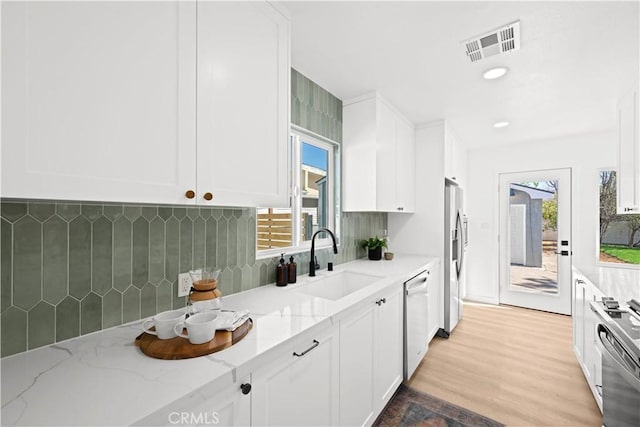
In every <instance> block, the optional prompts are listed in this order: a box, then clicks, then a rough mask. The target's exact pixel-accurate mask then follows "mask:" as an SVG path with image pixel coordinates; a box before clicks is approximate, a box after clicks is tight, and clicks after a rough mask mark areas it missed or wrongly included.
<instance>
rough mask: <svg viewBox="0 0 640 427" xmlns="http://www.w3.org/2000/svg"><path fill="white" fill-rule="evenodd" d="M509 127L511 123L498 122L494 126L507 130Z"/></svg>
mask: <svg viewBox="0 0 640 427" xmlns="http://www.w3.org/2000/svg"><path fill="white" fill-rule="evenodd" d="M507 126H509V122H496V123H494V124H493V127H494V128H496V129H498V128H506V127H507Z"/></svg>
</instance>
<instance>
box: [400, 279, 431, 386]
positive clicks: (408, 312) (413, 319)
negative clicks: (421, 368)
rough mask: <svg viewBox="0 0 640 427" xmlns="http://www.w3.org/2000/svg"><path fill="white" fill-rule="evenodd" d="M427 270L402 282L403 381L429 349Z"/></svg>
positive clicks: (411, 373) (409, 375)
mask: <svg viewBox="0 0 640 427" xmlns="http://www.w3.org/2000/svg"><path fill="white" fill-rule="evenodd" d="M428 280H429V270H424V271H421V272H420V273H418V274H417V275H415V276H414V277H412V278H410V279H409V280H407V281H406V282H404V379H405V380H406V379H409V378H410V377H411V375H413V373H414V372H415V370H416V368H417V367H418V364H420V361H421V360H422V358H423V357H424V355H425V354H427V350H428V348H429V316H428V310H429V287H428Z"/></svg>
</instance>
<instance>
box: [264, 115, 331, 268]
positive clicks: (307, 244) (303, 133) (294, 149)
mask: <svg viewBox="0 0 640 427" xmlns="http://www.w3.org/2000/svg"><path fill="white" fill-rule="evenodd" d="M303 142H306V143H308V144H311V145H313V146H316V147H320V148H322V149H324V150H326V151H327V152H328V158H327V177H329V179H330V180H331V181H330V182H329V185H328V186H327V188H328V194H327V200H328V201H329V202H328V203H327V219H328V224H327V228H329V229H330V230H331V231H333V233H334V235H335V236H336V241H337V244H338V246H339V245H340V222H341V211H342V209H341V205H340V189H341V180H340V176H341V172H340V171H341V168H340V165H341V162H340V144H339V143H338V142H336V141H333V140H331V139H329V138H326V137H324V136H322V135H318V134H316V133H314V132H311V131H309V130H307V129H305V128H302V127H299V126H296V125H293V124H292V125H291V127H290V129H289V161H288V162H287V163H288V167H289V173H288V180H289V207H290V208H291V222H292V225H291V227H292V230H291V240H292V245H291V246H284V247H277V248H270V249H262V250H258V248H257V246H258V242H257V233H258V227H257V221H258V215H257V214H256V260H259V259H265V258H273V257H274V256H279V255H280V254H281V253H283V252H284V253H286V254H296V253H301V252H308V251H310V250H311V241H310V240H306V241H303V240H301V238H302V237H301V229H302V189H301V182H300V181H301V175H302V143H303ZM264 208H268V207H260V208H259V209H264ZM321 236H322V235H319V236H318V237H316V242H315V248H316V249H322V248H330V247H331V246H332V241H331V239H330V238H328V237H321Z"/></svg>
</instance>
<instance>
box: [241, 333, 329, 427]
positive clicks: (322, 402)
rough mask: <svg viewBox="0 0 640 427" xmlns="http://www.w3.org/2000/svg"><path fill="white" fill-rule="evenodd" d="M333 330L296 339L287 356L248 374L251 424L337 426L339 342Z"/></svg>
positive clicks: (284, 355)
mask: <svg viewBox="0 0 640 427" xmlns="http://www.w3.org/2000/svg"><path fill="white" fill-rule="evenodd" d="M334 331H335V329H334V328H330V329H329V330H327V331H324V332H322V333H321V334H319V335H314V336H307V337H305V338H303V339H298V340H296V343H295V345H294V346H293V347H292V351H291V352H290V353H286V354H283V356H282V357H280V358H278V360H277V361H275V362H272V363H270V364H268V365H267V366H265V367H263V368H261V369H260V370H258V371H255V372H254V373H252V375H251V378H252V386H253V388H252V391H251V394H252V397H251V399H252V401H251V405H252V407H251V414H252V424H253V425H259V426H266V425H269V426H309V425H320V426H330V425H337V424H338V404H339V400H338V399H339V394H338V393H336V390H338V387H339V378H338V374H339V366H338V363H339V359H338V358H339V353H338V351H339V347H338V346H339V342H338V333H335V332H334ZM316 343H317V344H316ZM294 353H295V354H294ZM296 354H297V355H298V356H296Z"/></svg>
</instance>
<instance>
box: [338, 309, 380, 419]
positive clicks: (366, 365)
mask: <svg viewBox="0 0 640 427" xmlns="http://www.w3.org/2000/svg"><path fill="white" fill-rule="evenodd" d="M377 308H378V307H377V306H376V305H374V304H373V303H372V304H371V305H369V306H367V307H366V308H365V309H364V310H361V311H359V312H357V313H355V314H354V315H352V316H350V317H348V318H347V319H344V320H341V321H340V425H344V426H362V425H370V424H371V423H372V422H373V420H374V419H375V415H376V413H375V406H374V403H377V402H374V398H373V378H374V376H375V375H376V369H375V368H374V365H373V363H374V354H375V349H374V344H373V343H374V339H375V335H377V334H375V335H374V330H373V324H374V310H376V309H377Z"/></svg>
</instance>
